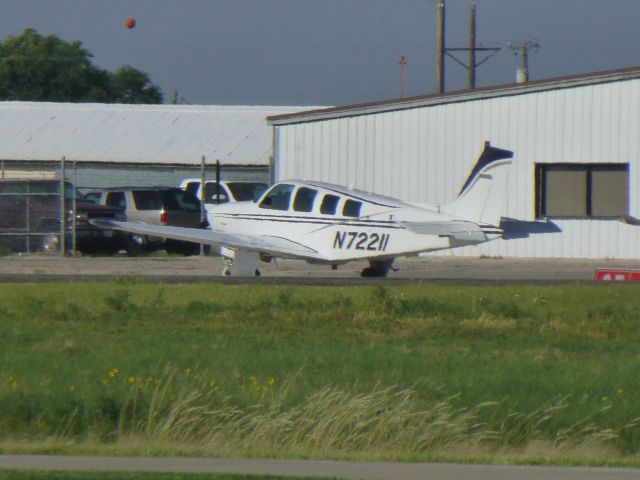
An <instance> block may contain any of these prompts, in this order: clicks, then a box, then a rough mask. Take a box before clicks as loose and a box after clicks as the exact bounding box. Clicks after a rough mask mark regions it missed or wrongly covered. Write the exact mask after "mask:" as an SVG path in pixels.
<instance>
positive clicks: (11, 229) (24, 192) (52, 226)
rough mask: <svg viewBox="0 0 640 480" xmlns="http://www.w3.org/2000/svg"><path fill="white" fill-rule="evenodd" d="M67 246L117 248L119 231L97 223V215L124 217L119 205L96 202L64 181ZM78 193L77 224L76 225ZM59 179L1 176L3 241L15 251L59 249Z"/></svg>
mask: <svg viewBox="0 0 640 480" xmlns="http://www.w3.org/2000/svg"><path fill="white" fill-rule="evenodd" d="M64 194H65V201H64V210H65V214H64V221H65V247H66V250H67V251H68V250H70V249H71V248H72V246H73V233H74V231H75V240H76V249H77V250H79V251H81V252H94V251H97V250H111V251H117V250H118V248H119V245H120V244H121V243H122V241H121V239H120V238H119V237H118V233H114V232H112V231H108V230H102V229H99V228H96V227H94V226H93V225H91V224H90V223H89V220H91V219H94V218H116V219H124V218H125V215H124V213H123V212H122V211H121V210H119V209H116V208H113V207H109V206H104V205H96V204H95V203H93V202H91V201H89V200H87V199H86V198H84V197H83V196H82V194H81V193H80V192H77V191H75V193H74V187H73V185H72V184H71V183H68V182H67V183H65V192H64ZM74 194H75V225H74ZM60 210H61V198H60V181H59V180H40V179H0V243H2V244H3V245H5V246H6V247H8V248H9V249H11V250H15V251H23V252H24V251H40V252H52V253H55V252H59V251H60V243H61V242H60V235H61V224H60V221H61V214H60Z"/></svg>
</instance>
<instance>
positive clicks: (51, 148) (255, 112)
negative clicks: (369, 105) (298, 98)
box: [0, 102, 317, 165]
mask: <svg viewBox="0 0 640 480" xmlns="http://www.w3.org/2000/svg"><path fill="white" fill-rule="evenodd" d="M304 108H313V107H275V106H274V107H270V106H217V105H121V104H93V103H82V104H75V103H43V102H0V159H4V160H57V159H59V158H61V157H62V156H65V157H66V158H67V159H68V160H78V161H94V162H130V163H160V164H199V163H200V157H201V156H202V155H205V156H206V158H207V160H208V161H210V162H211V161H215V160H218V159H219V160H220V162H221V163H222V164H227V165H229V164H232V165H268V164H269V157H270V156H271V155H272V152H273V135H272V131H271V127H270V126H269V125H268V124H267V122H266V121H265V118H266V117H267V116H268V115H275V114H284V113H292V112H299V111H301V110H303V109H304ZM315 108H317V107H315Z"/></svg>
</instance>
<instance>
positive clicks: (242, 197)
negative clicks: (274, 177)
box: [180, 178, 269, 205]
mask: <svg viewBox="0 0 640 480" xmlns="http://www.w3.org/2000/svg"><path fill="white" fill-rule="evenodd" d="M200 183H201V179H199V178H186V179H184V180H183V181H182V182H180V188H184V189H185V190H187V191H189V192H191V193H193V194H194V195H195V196H196V197H198V198H200ZM268 186H269V184H268V183H266V182H254V181H244V180H225V181H222V180H221V181H220V182H219V183H218V182H216V180H214V179H205V181H204V203H205V204H206V205H216V204H220V203H227V202H244V201H247V200H255V199H257V198H258V197H259V196H260V195H262V193H264V191H265V190H266V189H267V187H268Z"/></svg>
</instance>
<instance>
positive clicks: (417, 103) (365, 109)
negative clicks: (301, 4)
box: [267, 66, 640, 126]
mask: <svg viewBox="0 0 640 480" xmlns="http://www.w3.org/2000/svg"><path fill="white" fill-rule="evenodd" d="M637 78H640V66H636V67H631V68H624V69H618V70H610V71H605V72H594V73H588V74H582V75H573V76H567V77H558V78H549V79H543V80H535V81H530V82H527V83H517V84H508V85H497V86H495V85H494V86H489V87H480V88H476V89H473V90H460V91H452V92H446V93H444V94H431V95H420V96H415V97H406V98H399V99H391V100H381V101H377V102H371V103H361V104H354V105H344V106H339V107H329V108H326V107H325V108H321V109H316V110H314V109H307V110H305V111H302V112H296V113H282V114H275V115H271V116H269V117H267V121H268V122H269V123H270V124H271V125H276V126H277V125H289V124H294V123H304V122H313V121H320V120H330V119H334V118H342V117H353V116H357V115H370V114H375V113H383V112H390V111H395V110H406V109H410V108H420V107H429V106H434V105H444V104H447V103H455V102H466V101H471V100H483V99H490V98H498V97H505V96H512V95H523V94H527V93H535V92H544V91H549V90H558V89H563V88H575V87H583V86H588V85H597V84H602V83H609V82H618V81H624V80H633V79H637Z"/></svg>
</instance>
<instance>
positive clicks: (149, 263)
mask: <svg viewBox="0 0 640 480" xmlns="http://www.w3.org/2000/svg"><path fill="white" fill-rule="evenodd" d="M365 266H367V262H362V261H360V262H351V263H348V264H346V265H343V266H340V267H339V268H338V269H337V270H331V268H330V267H328V266H326V265H310V264H307V263H305V262H302V261H296V260H277V261H274V262H272V263H270V264H266V263H261V265H260V270H261V272H262V274H263V277H261V278H266V277H272V278H279V279H284V278H291V279H322V278H326V279H331V278H337V279H348V278H351V279H354V278H359V275H360V271H361V270H362V268H364V267H365ZM223 267H224V261H223V260H222V259H221V258H220V257H215V256H204V257H198V256H196V257H174V256H163V255H158V256H146V257H136V258H129V257H126V256H120V255H118V256H113V257H89V256H87V257H71V258H69V257H57V256H49V255H11V256H6V257H1V258H0V280H4V281H10V280H17V281H29V279H30V278H33V279H35V278H46V277H49V278H52V279H53V278H59V277H69V278H70V279H72V278H91V277H94V278H100V277H103V276H107V277H122V276H133V277H161V278H162V277H165V278H169V277H170V278H184V279H194V280H198V279H200V280H207V279H211V280H213V279H216V277H219V276H220V274H221V271H222V269H223ZM395 267H396V268H397V269H398V271H394V272H390V273H389V279H391V280H393V279H399V280H400V279H425V280H466V281H483V280H486V281H515V282H526V281H533V282H570V281H590V280H592V279H593V274H594V271H595V269H596V268H602V267H604V268H635V269H640V260H577V259H522V258H517V259H515V258H511V259H509V258H475V257H473V258H472V257H455V256H437V257H435V256H432V257H429V256H425V257H417V258H416V257H413V258H401V259H398V260H396V262H395ZM375 280H378V279H375ZM378 281H379V280H378Z"/></svg>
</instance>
